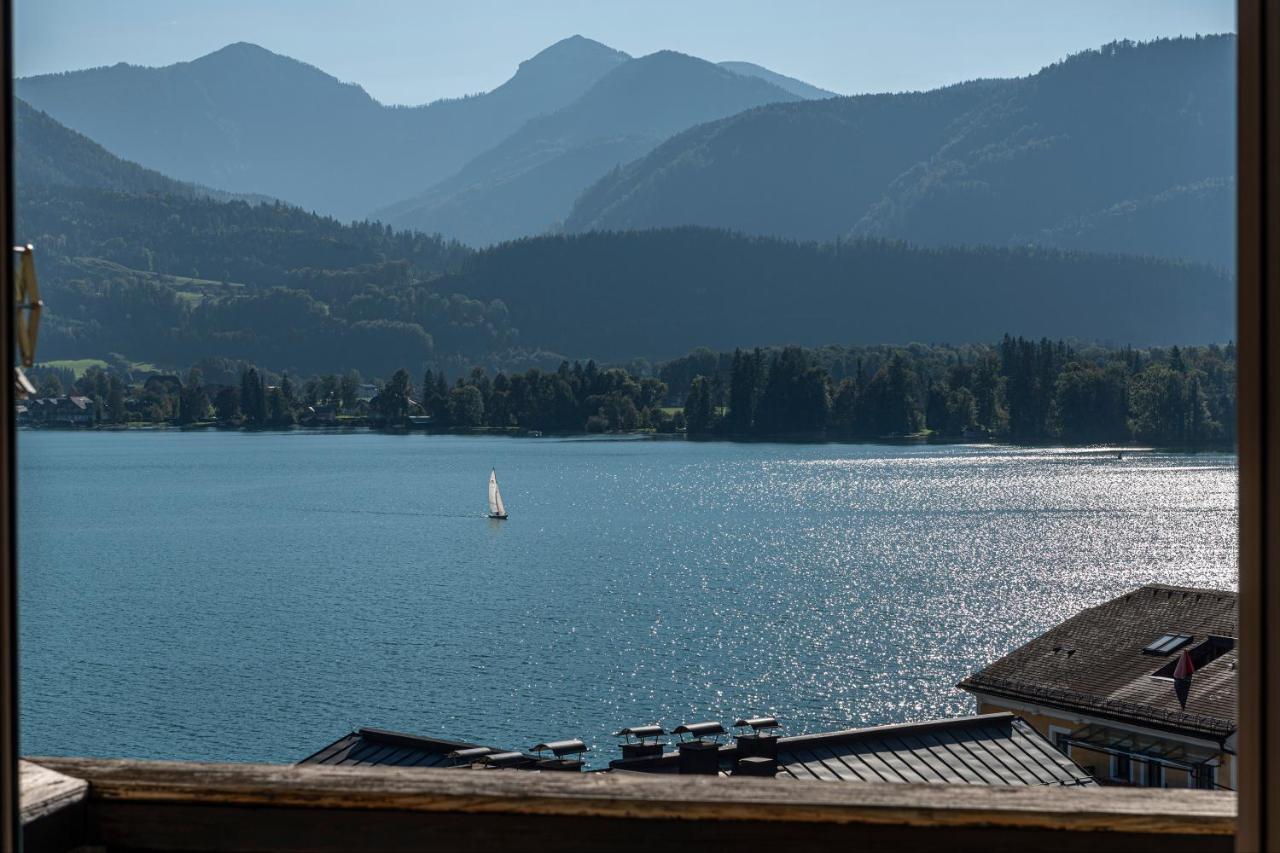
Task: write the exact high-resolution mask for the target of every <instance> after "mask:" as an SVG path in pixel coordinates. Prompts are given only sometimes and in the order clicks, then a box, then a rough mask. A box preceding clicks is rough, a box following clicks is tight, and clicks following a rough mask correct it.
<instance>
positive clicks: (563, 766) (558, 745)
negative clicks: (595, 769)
mask: <svg viewBox="0 0 1280 853" xmlns="http://www.w3.org/2000/svg"><path fill="white" fill-rule="evenodd" d="M589 751H590V750H589V748H588V747H587V745H586V744H585V743H583V742H582V741H581V740H580V739H578V738H573V739H571V740H553V741H548V742H546V743H539V744H535V745H534V747H533V752H534V753H536V754H537V755H538V769H539V770H581V769H582V765H583V764H584V763H585V762H583V761H582V760H581V759H579V758H565V756H566V755H581V754H582V753H584V752H589ZM547 753H551V756H550V757H548V756H547Z"/></svg>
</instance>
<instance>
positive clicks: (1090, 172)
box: [566, 35, 1236, 268]
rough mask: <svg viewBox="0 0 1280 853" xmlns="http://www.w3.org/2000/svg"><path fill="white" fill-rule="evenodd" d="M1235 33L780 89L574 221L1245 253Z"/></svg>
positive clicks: (632, 174) (588, 225)
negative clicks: (992, 68) (1020, 72)
mask: <svg viewBox="0 0 1280 853" xmlns="http://www.w3.org/2000/svg"><path fill="white" fill-rule="evenodd" d="M1235 50H1236V40H1235V37H1234V36H1230V35H1224V36H1210V37H1203V38H1185V39H1172V40H1161V41H1156V42H1152V43H1148V44H1133V43H1130V42H1120V43H1116V44H1111V45H1107V46H1105V47H1103V48H1102V49H1100V50H1092V51H1086V52H1084V53H1081V54H1078V55H1076V56H1072V57H1070V58H1068V59H1066V60H1065V61H1063V62H1060V63H1057V64H1055V65H1052V66H1049V67H1047V68H1045V69H1044V70H1042V71H1041V72H1039V73H1038V74H1034V75H1032V76H1030V77H1026V78H1020V79H1014V80H988V81H978V82H974V83H967V84H962V85H957V86H951V87H948V88H944V89H939V90H936V91H933V92H925V93H906V94H892V95H866V96H859V97H853V98H834V99H829V100H823V101H806V102H800V103H792V104H776V105H771V106H767V107H762V108H760V109H758V110H753V111H750V112H746V113H742V114H740V115H736V116H733V117H730V118H727V119H724V120H722V121H719V122H714V123H711V124H707V125H702V126H699V127H696V128H693V129H691V130H689V131H686V132H685V133H683V134H679V135H677V136H676V137H674V138H673V139H671V140H669V141H668V142H666V143H665V144H663V145H662V146H660V147H659V148H657V149H656V150H655V151H653V153H651V154H649V155H648V156H646V157H645V158H643V159H641V160H638V161H636V162H634V163H631V164H628V165H627V166H624V167H623V168H621V169H619V170H617V171H616V172H614V173H612V174H610V175H609V176H607V177H606V178H604V179H602V180H601V181H600V182H599V183H598V184H596V185H595V186H593V187H592V188H590V189H589V190H588V191H587V192H586V193H584V194H583V196H582V197H581V198H580V199H579V201H578V202H577V204H576V206H575V208H574V211H573V213H572V214H571V215H570V216H569V218H568V220H567V222H566V228H567V229H568V230H570V231H586V230H593V229H633V228H655V227H669V226H673V225H684V224H696V225H706V226H714V227H722V228H731V229H737V230H742V231H745V232H748V233H753V234H768V235H775V236H783V237H791V238H798V239H817V240H831V239H833V238H835V237H836V236H840V235H843V236H849V237H874V238H893V239H903V240H907V241H910V242H913V243H918V244H922V245H928V246H942V245H956V244H969V245H976V244H988V245H999V246H1024V245H1027V244H1039V245H1044V246H1058V247H1066V248H1076V249H1085V250H1101V251H1123V252H1126V253H1131V254H1144V255H1156V256H1161V257H1179V258H1189V259H1193V260H1197V261H1203V262H1207V263H1213V264H1217V265H1220V266H1223V267H1224V268H1229V267H1230V266H1231V265H1232V264H1233V263H1234V261H1233V257H1234V255H1233V252H1234V245H1233V235H1234V212H1233V200H1234V192H1235V185H1234V177H1235V152H1234V148H1233V146H1234V136H1233V134H1232V128H1233V127H1234V126H1235Z"/></svg>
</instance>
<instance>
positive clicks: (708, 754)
mask: <svg viewBox="0 0 1280 853" xmlns="http://www.w3.org/2000/svg"><path fill="white" fill-rule="evenodd" d="M671 733H672V734H675V735H679V736H680V743H679V744H677V746H676V748H677V749H678V750H679V751H680V759H679V761H678V762H677V764H678V766H679V768H680V772H681V773H692V774H694V775H699V776H715V775H717V774H719V773H720V736H721V735H723V734H726V732H725V730H724V726H722V725H720V724H719V723H717V722H714V721H713V722H707V723H685V724H683V725H680V726H676V727H675V728H674V729H672V730H671ZM686 738H687V739H686ZM708 738H709V740H708Z"/></svg>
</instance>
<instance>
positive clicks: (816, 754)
mask: <svg viewBox="0 0 1280 853" xmlns="http://www.w3.org/2000/svg"><path fill="white" fill-rule="evenodd" d="M736 760H737V747H736V746H734V745H727V746H724V747H721V749H720V774H721V775H727V774H728V773H729V772H730V771H731V770H732V768H733V766H734V763H735V762H736ZM678 762H679V757H678V754H677V753H674V752H669V753H666V754H664V755H662V756H661V757H653V758H635V759H622V760H620V761H614V762H612V763H611V764H610V767H612V768H613V769H616V770H633V771H640V772H657V773H672V772H677V769H678V766H679V763H678ZM778 765H779V766H778V774H777V777H776V778H778V779H810V780H813V779H821V780H827V781H841V782H887V783H898V784H901V783H917V784H920V783H929V784H972V785H1093V784H1096V783H1095V782H1094V780H1093V779H1092V778H1091V777H1090V776H1089V774H1088V773H1086V772H1085V771H1084V770H1083V769H1082V768H1081V767H1080V766H1079V765H1077V764H1076V763H1075V762H1074V761H1072V760H1071V759H1070V758H1068V757H1067V756H1065V755H1063V754H1062V753H1061V752H1059V751H1058V750H1056V749H1054V748H1053V747H1052V746H1051V745H1050V744H1049V742H1048V741H1046V740H1045V739H1044V738H1043V737H1041V736H1040V735H1039V734H1038V733H1037V732H1036V731H1035V729H1033V728H1032V727H1031V726H1030V725H1028V724H1027V723H1026V722H1025V721H1024V720H1022V719H1019V718H1017V717H1015V716H1014V715H1013V714H1010V713H1007V712H1002V713H998V714H979V715H977V716H971V717H956V718H952V719H943V720H930V721H927V722H920V723H903V724H900V725H890V726H873V727H871V728H862V729H848V730H844V731H836V732H824V733H820V734H810V735H799V736H795V737H782V738H778Z"/></svg>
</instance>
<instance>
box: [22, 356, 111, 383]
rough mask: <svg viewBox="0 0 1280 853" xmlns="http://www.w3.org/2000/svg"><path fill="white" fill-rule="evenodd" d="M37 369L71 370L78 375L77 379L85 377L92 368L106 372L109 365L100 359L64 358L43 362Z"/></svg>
mask: <svg viewBox="0 0 1280 853" xmlns="http://www.w3.org/2000/svg"><path fill="white" fill-rule="evenodd" d="M36 367H52V368H55V369H57V370H70V371H71V372H72V373H74V374H75V375H76V379H79V378H80V377H81V376H84V372H85V371H86V370H88V369H89V368H90V367H101V368H103V369H104V370H105V369H106V367H107V363H106V362H105V361H103V360H102V359H100V358H62V359H57V360H56V361H42V362H40V363H38V364H37V365H36Z"/></svg>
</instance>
